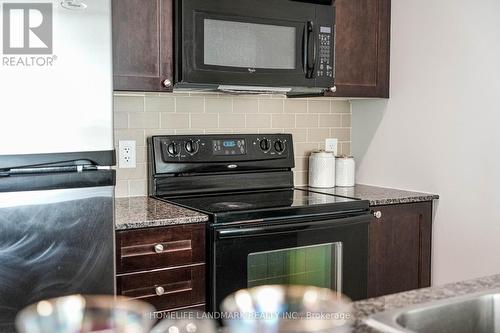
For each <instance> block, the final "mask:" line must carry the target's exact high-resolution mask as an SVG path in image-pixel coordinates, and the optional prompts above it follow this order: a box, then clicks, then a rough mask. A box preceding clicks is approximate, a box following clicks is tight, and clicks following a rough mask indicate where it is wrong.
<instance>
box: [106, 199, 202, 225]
mask: <svg viewBox="0 0 500 333" xmlns="http://www.w3.org/2000/svg"><path fill="white" fill-rule="evenodd" d="M206 221H208V216H207V215H205V214H201V213H198V212H196V211H193V210H189V209H186V208H182V207H179V206H176V205H172V204H169V203H166V202H163V201H160V200H156V199H153V198H149V197H133V198H117V199H115V229H116V230H127V229H138V228H149V227H161V226H169V225H175V224H187V223H200V222H203V223H204V222H206Z"/></svg>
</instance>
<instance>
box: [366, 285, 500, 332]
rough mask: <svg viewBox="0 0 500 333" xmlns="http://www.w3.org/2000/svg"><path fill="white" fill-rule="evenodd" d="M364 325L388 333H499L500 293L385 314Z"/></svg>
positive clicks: (373, 317) (431, 303) (458, 298)
mask: <svg viewBox="0 0 500 333" xmlns="http://www.w3.org/2000/svg"><path fill="white" fill-rule="evenodd" d="M365 322H366V324H368V325H369V326H372V327H374V328H376V329H378V330H380V331H382V332H388V333H390V332H392V333H396V332H406V333H500V289H495V290H490V291H487V292H481V293H476V294H470V295H464V296H458V297H453V298H449V299H445V300H439V301H434V302H429V303H425V304H418V305H412V306H408V307H404V308H401V309H397V310H391V311H387V312H382V313H379V314H375V315H372V316H371V317H369V318H368V319H367V320H365Z"/></svg>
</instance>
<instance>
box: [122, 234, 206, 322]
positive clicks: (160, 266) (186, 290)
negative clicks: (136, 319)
mask: <svg viewBox="0 0 500 333" xmlns="http://www.w3.org/2000/svg"><path fill="white" fill-rule="evenodd" d="M116 256H117V264H116V267H117V269H116V270H117V277H116V280H117V293H118V294H119V295H123V296H127V297H131V298H132V299H141V300H143V301H146V302H149V303H151V304H153V305H154V306H155V307H156V309H157V310H158V311H161V312H170V311H178V310H189V309H197V310H200V309H204V307H205V295H206V286H205V225H204V224H187V225H178V226H171V227H158V228H146V229H137V230H126V231H118V232H117V233H116Z"/></svg>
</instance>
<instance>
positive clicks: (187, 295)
mask: <svg viewBox="0 0 500 333" xmlns="http://www.w3.org/2000/svg"><path fill="white" fill-rule="evenodd" d="M117 287H118V293H119V294H121V295H123V296H127V297H130V298H133V299H139V300H142V301H145V302H148V303H150V304H152V305H153V306H154V307H155V308H156V310H157V311H167V310H172V309H178V308H183V307H190V306H193V305H197V304H202V303H204V302H205V265H204V264H199V265H195V266H188V267H180V268H172V269H165V270H161V271H154V272H146V273H137V274H128V275H122V276H118V278H117Z"/></svg>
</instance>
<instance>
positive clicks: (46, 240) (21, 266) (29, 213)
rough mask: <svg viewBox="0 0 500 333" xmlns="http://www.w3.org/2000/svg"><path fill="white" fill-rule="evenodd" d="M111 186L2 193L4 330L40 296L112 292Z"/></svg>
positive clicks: (0, 326) (0, 313)
mask: <svg viewBox="0 0 500 333" xmlns="http://www.w3.org/2000/svg"><path fill="white" fill-rule="evenodd" d="M113 194H114V189H113V186H103V187H89V188H75V189H57V190H45V191H20V192H6V193H0V263H1V265H0V332H2V333H10V332H14V318H15V316H16V314H17V312H18V311H19V310H21V309H22V308H24V307H26V306H28V305H30V304H32V303H35V302H37V301H40V300H43V299H47V298H52V297H58V296H65V295H71V294H75V293H81V294H89V295H95V294H114V292H115V284H114V279H115V277H114V275H115V269H114V265H113V263H114V225H113V223H111V222H112V221H113Z"/></svg>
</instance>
